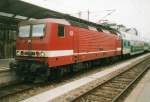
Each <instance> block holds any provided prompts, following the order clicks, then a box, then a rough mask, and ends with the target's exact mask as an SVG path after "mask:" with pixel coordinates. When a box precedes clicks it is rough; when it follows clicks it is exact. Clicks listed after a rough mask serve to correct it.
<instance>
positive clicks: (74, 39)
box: [71, 28, 79, 62]
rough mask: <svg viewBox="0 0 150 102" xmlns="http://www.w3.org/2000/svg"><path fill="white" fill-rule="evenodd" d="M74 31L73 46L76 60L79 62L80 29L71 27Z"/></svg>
mask: <svg viewBox="0 0 150 102" xmlns="http://www.w3.org/2000/svg"><path fill="white" fill-rule="evenodd" d="M71 31H72V35H73V36H72V37H73V40H72V41H73V43H72V46H73V50H74V62H78V61H79V55H78V53H79V45H78V44H79V41H78V29H77V28H72V29H71Z"/></svg>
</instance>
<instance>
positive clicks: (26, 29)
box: [19, 25, 30, 37]
mask: <svg viewBox="0 0 150 102" xmlns="http://www.w3.org/2000/svg"><path fill="white" fill-rule="evenodd" d="M29 35H30V25H26V26H20V27H19V37H29Z"/></svg>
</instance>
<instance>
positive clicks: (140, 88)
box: [124, 63, 150, 102]
mask: <svg viewBox="0 0 150 102" xmlns="http://www.w3.org/2000/svg"><path fill="white" fill-rule="evenodd" d="M149 64H150V63H149ZM124 102H150V70H149V71H148V72H147V73H146V75H145V76H144V77H143V78H142V79H141V81H140V82H139V83H138V85H137V86H136V87H135V88H134V90H133V91H132V92H131V93H130V95H129V96H128V97H127V98H126V99H125V101H124Z"/></svg>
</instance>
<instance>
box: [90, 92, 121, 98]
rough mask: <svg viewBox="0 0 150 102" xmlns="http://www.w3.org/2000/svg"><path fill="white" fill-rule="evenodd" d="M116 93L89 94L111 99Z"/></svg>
mask: <svg viewBox="0 0 150 102" xmlns="http://www.w3.org/2000/svg"><path fill="white" fill-rule="evenodd" d="M116 94H118V93H105V92H93V93H91V95H95V96H98V97H104V98H110V99H112V98H113V97H114V96H115V95H116Z"/></svg>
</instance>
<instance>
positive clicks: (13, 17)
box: [0, 0, 112, 30]
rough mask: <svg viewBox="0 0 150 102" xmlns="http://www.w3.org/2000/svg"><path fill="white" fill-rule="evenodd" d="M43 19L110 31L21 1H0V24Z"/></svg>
mask: <svg viewBox="0 0 150 102" xmlns="http://www.w3.org/2000/svg"><path fill="white" fill-rule="evenodd" d="M43 18H61V19H66V20H68V21H70V22H71V23H73V24H75V25H81V26H85V25H86V26H94V27H96V28H100V29H101V28H104V29H105V28H106V29H109V30H112V28H110V27H105V26H102V25H99V24H96V23H93V22H89V21H87V20H83V19H79V18H76V17H73V16H70V15H68V14H64V13H60V12H56V11H53V10H49V9H46V8H43V7H39V6H37V5H33V4H30V3H27V2H24V1H21V0H0V23H4V24H15V25H17V24H18V22H20V21H23V20H30V19H43Z"/></svg>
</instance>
